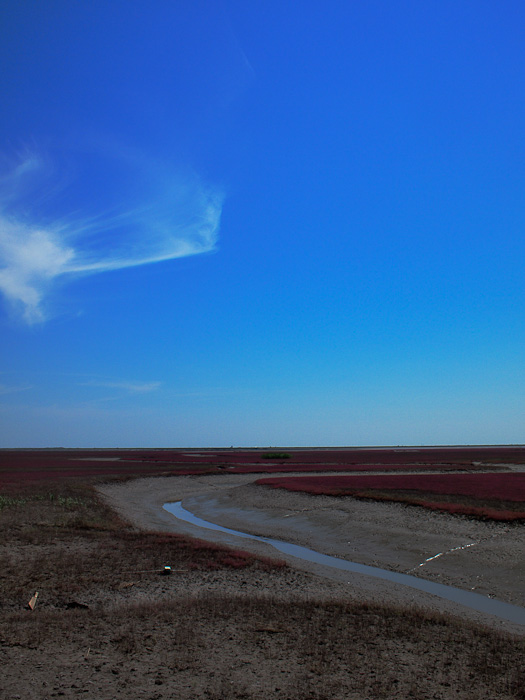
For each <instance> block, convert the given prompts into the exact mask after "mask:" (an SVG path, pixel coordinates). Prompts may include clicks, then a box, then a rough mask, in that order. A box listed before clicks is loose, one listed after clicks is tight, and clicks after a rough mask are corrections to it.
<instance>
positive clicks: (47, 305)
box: [0, 0, 525, 447]
mask: <svg viewBox="0 0 525 700" xmlns="http://www.w3.org/2000/svg"><path fill="white" fill-rule="evenodd" d="M1 13H2V21H1V23H0V25H1V30H0V94H1V95H2V109H1V110H0V294H1V305H0V334H1V337H2V342H1V349H0V359H1V364H0V446H3V447H16V446H26V447H31V446H34V447H36V446H60V445H61V446H87V447H89V446H96V447H103V446H122V447H124V446H159V447H164V446H192V445H195V446H198V445H200V446H207V445H217V446H218V445H237V446H239V445H360V444H361V445H362V444H369V445H380V444H394V445H396V444H447V443H459V444H462V443H523V442H524V426H525V362H524V356H525V330H524V319H525V303H524V292H525V275H524V265H523V263H524V253H525V237H524V235H523V226H524V214H525V199H524V194H523V193H524V190H523V184H524V182H525V172H524V164H525V154H524V150H525V148H524V145H525V141H524V138H523V134H524V126H525V120H524V116H525V115H524V91H523V86H524V84H525V80H524V78H525V75H524V74H525V62H524V59H525V36H524V34H525V8H524V6H523V3H522V2H519V1H516V2H514V1H510V0H509V1H505V0H503V1H502V2H495V1H492V2H486V1H483V0H475V1H474V0H473V1H472V2H469V1H462V0H439V1H437V0H436V1H435V2H432V1H428V2H427V1H425V2H421V1H420V0H413V1H403V0H399V1H398V0H396V1H395V2H394V1H393V0H391V1H388V2H387V1H386V0H383V1H378V0H366V2H365V1H362V2H361V1H360V0H359V1H357V0H345V1H340V2H339V1H334V2H330V1H328V2H327V1H326V0H324V1H323V2H321V0H303V1H302V2H300V3H298V2H291V1H287V0H279V1H277V0H275V1H274V0H264V1H263V0H261V1H255V0H252V1H249V2H247V1H246V0H222V1H219V0H216V1H211V0H210V1H204V0H193V1H192V2H186V1H182V0H181V1H168V0H166V1H165V2H147V3H146V2H134V1H132V0H125V1H123V2H117V1H109V2H108V1H104V2H102V1H99V2H96V1H95V2H94V1H93V0H91V2H74V3H72V2H69V1H68V0H49V1H48V2H45V3H35V2H30V1H29V0H17V1H16V2H15V0H12V1H8V2H4V3H3V6H2V11H1Z"/></svg>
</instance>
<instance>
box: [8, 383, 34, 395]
mask: <svg viewBox="0 0 525 700" xmlns="http://www.w3.org/2000/svg"><path fill="white" fill-rule="evenodd" d="M32 388H33V387H32V386H29V385H28V386H6V385H5V384H0V396H4V395H5V394H17V393H18V392H19V391H28V390H29V389H32Z"/></svg>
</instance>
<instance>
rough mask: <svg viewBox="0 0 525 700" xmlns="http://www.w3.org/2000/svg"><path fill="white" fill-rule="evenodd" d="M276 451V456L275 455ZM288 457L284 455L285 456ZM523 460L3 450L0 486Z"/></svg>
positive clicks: (456, 453) (473, 454)
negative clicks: (72, 480) (60, 481)
mask: <svg viewBox="0 0 525 700" xmlns="http://www.w3.org/2000/svg"><path fill="white" fill-rule="evenodd" d="M275 455H277V456H275ZM283 455H286V456H283ZM500 464H501V465H505V464H525V447H521V446H510V447H437V448H428V447H425V448H346V449H342V448H337V449H335V448H318V449H304V448H285V450H280V449H279V451H274V450H273V449H271V448H270V449H250V450H248V449H244V450H238V449H233V448H232V449H177V450H173V449H147V450H143V449H113V450H111V449H92V450H89V449H26V450H25V449H20V450H16V449H6V450H0V489H4V490H5V489H6V488H7V489H9V487H10V485H11V486H14V485H15V484H20V483H24V484H30V483H33V482H42V481H48V480H53V481H55V480H57V479H58V480H61V479H64V478H65V479H70V478H73V479H74V478H79V477H80V478H83V479H86V478H90V477H93V478H97V479H100V478H106V477H107V478H120V479H123V478H124V479H125V478H134V477H138V476H156V475H163V476H166V475H174V476H175V475H180V476H183V475H197V474H220V473H223V472H224V471H225V470H227V471H230V472H233V473H244V474H246V473H272V472H290V473H293V472H324V471H341V472H355V471H359V472H367V471H393V472H394V471H417V472H424V471H457V470H461V471H480V470H482V469H490V471H495V470H497V469H498V468H504V467H498V465H500Z"/></svg>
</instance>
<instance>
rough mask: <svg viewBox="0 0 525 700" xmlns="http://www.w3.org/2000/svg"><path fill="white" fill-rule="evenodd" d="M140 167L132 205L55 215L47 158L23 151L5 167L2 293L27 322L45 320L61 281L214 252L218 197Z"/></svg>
mask: <svg viewBox="0 0 525 700" xmlns="http://www.w3.org/2000/svg"><path fill="white" fill-rule="evenodd" d="M134 160H135V162H134V163H133V167H135V169H138V164H137V158H136V157H135V159H134ZM145 170H147V174H146V176H144V174H141V176H142V178H143V179H144V182H146V180H147V184H148V186H147V187H145V188H144V191H143V192H141V194H140V196H139V197H137V196H135V197H134V201H133V203H132V204H131V203H130V201H129V200H128V201H127V202H126V203H124V204H122V203H121V204H119V205H112V206H111V207H110V208H108V209H106V211H104V213H102V214H99V213H95V214H92V212H82V213H81V214H78V213H77V214H75V215H71V214H69V215H68V214H63V213H60V215H59V216H57V214H56V206H55V207H54V208H53V207H52V206H50V205H52V204H53V199H56V195H57V192H58V191H61V190H63V188H64V183H63V182H62V181H60V178H59V177H58V176H57V173H56V171H55V170H54V169H53V168H52V167H51V166H50V165H49V163H48V162H47V161H46V160H44V159H42V158H39V157H38V156H36V155H34V154H26V155H25V156H24V157H23V158H22V159H21V160H20V161H19V162H18V163H17V164H16V165H14V166H12V167H11V168H10V169H9V170H8V169H7V168H5V167H4V174H3V175H0V292H2V293H3V295H4V297H5V298H6V299H7V300H8V301H9V302H11V304H12V305H13V306H14V307H15V308H17V309H18V310H19V311H20V312H21V314H22V316H23V318H24V320H25V321H26V322H27V323H30V324H32V323H38V322H42V321H44V320H45V319H46V317H47V312H46V308H45V301H46V298H47V296H48V295H49V293H50V292H51V291H52V289H53V287H54V286H55V285H56V283H58V282H59V281H60V282H64V281H67V280H68V279H72V278H74V277H77V276H80V275H92V274H96V273H101V272H109V271H111V270H118V269H122V268H129V267H136V266H139V265H146V264H151V263H155V262H161V261H165V260H173V259H175V258H182V257H187V256H190V255H197V254H200V253H206V252H210V251H212V250H213V249H214V247H215V245H216V242H217V236H218V231H219V224H220V216H221V211H222V202H223V195H222V193H221V192H219V191H218V189H217V188H213V187H209V186H206V185H204V184H203V183H202V181H201V180H200V178H199V177H198V176H196V175H195V174H188V173H185V174H181V173H180V172H179V173H176V174H173V173H169V172H167V171H166V169H165V168H163V167H155V166H154V165H152V164H151V163H148V164H147V167H146V168H145ZM84 184H85V185H86V186H87V187H88V188H89V182H87V183H86V182H85V183H84ZM76 187H77V190H78V184H77V185H76ZM136 189H137V188H136V187H135V190H136ZM134 194H136V192H135V193H134ZM61 195H62V196H61V200H62V201H63V200H64V196H63V192H61ZM77 198H78V192H77ZM141 198H142V200H141Z"/></svg>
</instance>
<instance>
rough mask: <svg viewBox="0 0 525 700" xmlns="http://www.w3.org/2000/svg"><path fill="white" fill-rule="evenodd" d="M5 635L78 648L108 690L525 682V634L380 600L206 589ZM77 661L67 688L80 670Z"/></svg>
mask: <svg viewBox="0 0 525 700" xmlns="http://www.w3.org/2000/svg"><path fill="white" fill-rule="evenodd" d="M2 636H3V645H4V649H7V650H8V655H10V654H11V653H16V650H17V649H18V650H19V652H20V653H22V652H25V651H28V650H29V651H31V653H32V658H33V659H38V660H39V663H42V664H44V663H45V662H46V659H49V658H51V657H52V656H53V655H54V654H56V653H57V652H59V650H60V649H63V648H64V647H67V648H68V650H69V654H70V655H71V657H72V658H74V659H82V663H81V664H80V666H83V667H84V670H85V671H86V673H87V674H88V675H89V677H90V678H92V679H94V682H95V684H94V687H93V688H92V690H93V692H94V693H95V695H96V692H97V685H99V686H100V688H105V692H106V695H107V696H108V697H113V694H114V693H115V692H117V691H118V689H119V688H122V683H124V685H126V684H129V683H130V682H132V683H133V686H134V687H133V691H134V692H135V693H136V695H132V697H137V696H138V695H139V692H140V693H145V692H147V691H150V692H151V690H152V689H154V688H155V687H156V686H157V687H156V690H158V691H160V692H161V694H160V695H159V697H171V695H170V693H177V696H178V697H188V698H190V697H194V698H200V697H202V698H217V699H218V698H263V697H274V698H287V699H289V700H299V699H300V698H317V699H318V700H319V699H325V698H326V699H328V698H374V699H377V700H380V699H382V698H394V697H400V698H401V697H403V698H407V697H411V698H452V697H453V698H464V699H465V700H480V699H482V698H487V699H488V698H498V699H501V700H505V699H507V698H509V699H510V698H516V699H518V698H523V697H524V688H525V673H524V670H523V663H522V660H523V653H524V652H525V644H524V642H523V641H518V640H515V639H510V638H508V637H504V636H500V635H498V634H495V633H488V632H484V631H481V630H480V629H478V628H476V627H474V626H470V625H466V624H462V625H457V624H456V623H455V622H454V621H452V620H450V619H447V618H446V617H440V616H435V615H434V616H431V615H422V614H413V613H412V614H410V613H407V612H406V611H400V610H396V609H393V608H383V607H378V606H367V605H356V604H353V605H348V604H342V603H340V604H334V603H331V604H327V603H322V602H319V601H311V602H309V603H304V602H303V603H298V604H295V605H291V604H289V603H285V602H283V601H279V600H276V599H273V598H271V597H257V598H255V597H254V598H251V599H240V598H233V597H223V596H215V595H210V594H207V595H205V596H201V597H198V598H185V599H179V600H177V601H172V602H171V603H167V602H162V603H158V602H154V601H151V602H147V603H142V604H140V605H135V606H126V607H125V608H119V607H106V608H105V609H101V610H100V611H98V612H96V613H93V612H92V611H71V612H68V613H65V614H63V613H58V612H56V611H55V612H54V611H49V612H46V611H40V612H39V613H38V614H31V615H30V614H21V613H16V614H11V615H9V616H8V618H7V619H6V620H5V621H4V625H3V631H2ZM138 669H143V671H144V670H145V672H143V673H142V674H138V673H137V671H138ZM67 670H68V674H69V675H68V677H67V681H66V685H65V687H67V684H76V682H78V678H79V673H80V671H79V670H78V669H77V670H76V671H75V669H72V668H71V667H68V669H67ZM134 670H135V671H134ZM28 673H30V671H28ZM126 679H127V680H126ZM63 687H64V684H63ZM190 688H191V690H190ZM129 690H130V691H131V689H129ZM148 697H152V696H151V695H149V696H148Z"/></svg>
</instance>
